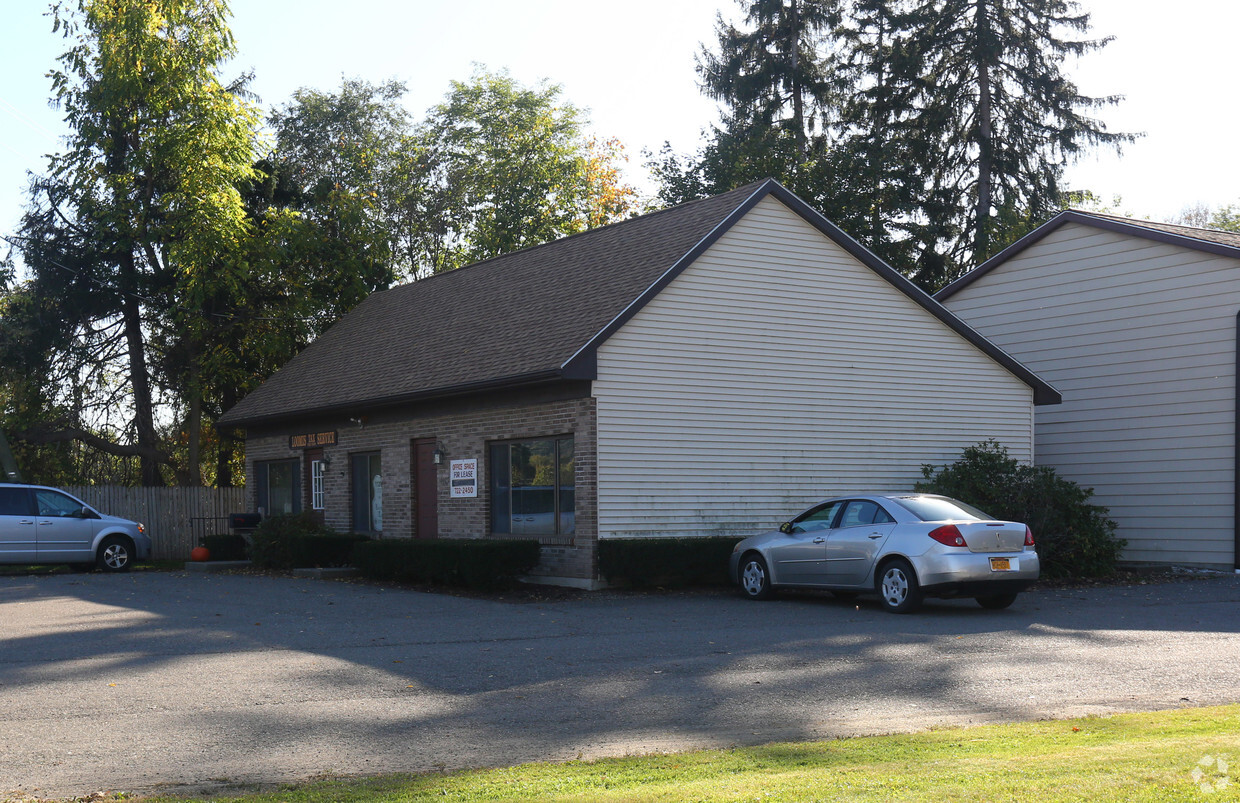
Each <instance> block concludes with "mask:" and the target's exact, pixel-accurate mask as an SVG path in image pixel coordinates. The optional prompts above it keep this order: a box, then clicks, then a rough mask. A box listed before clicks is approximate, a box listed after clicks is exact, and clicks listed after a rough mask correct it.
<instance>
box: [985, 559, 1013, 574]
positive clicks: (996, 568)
mask: <svg viewBox="0 0 1240 803" xmlns="http://www.w3.org/2000/svg"><path fill="white" fill-rule="evenodd" d="M990 570H991V571H992V572H1010V571H1012V560H1011V558H991V559H990Z"/></svg>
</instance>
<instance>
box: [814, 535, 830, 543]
mask: <svg viewBox="0 0 1240 803" xmlns="http://www.w3.org/2000/svg"><path fill="white" fill-rule="evenodd" d="M826 541H827V539H825V538H823V537H822V536H821V535H820V536H818V537H817V538H815V539H814V543H815V544H824V543H826Z"/></svg>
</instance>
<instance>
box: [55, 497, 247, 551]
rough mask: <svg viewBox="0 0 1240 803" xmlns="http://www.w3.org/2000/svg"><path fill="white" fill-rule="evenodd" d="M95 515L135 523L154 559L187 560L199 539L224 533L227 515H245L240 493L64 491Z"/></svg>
mask: <svg viewBox="0 0 1240 803" xmlns="http://www.w3.org/2000/svg"><path fill="white" fill-rule="evenodd" d="M65 490H66V491H68V492H69V493H71V494H73V495H74V496H76V497H78V498H79V499H81V500H82V501H83V502H85V503H86V504H88V505H90V506H91V507H94V508H97V509H98V510H99V512H100V513H106V514H107V515H109V516H120V517H121V518H122V519H132V520H133V521H140V522H142V523H143V524H145V525H146V532H147V534H148V535H150V536H151V540H152V541H153V542H154V545H155V546H154V554H153V555H152V557H153V558H155V559H156V560H180V559H183V558H188V557H189V551H190V550H191V549H193V548H194V547H195V546H197V543H196V542H197V540H198V538H199V537H201V536H203V535H210V534H211V533H216V532H228V514H229V513H242V512H244V511H245V489H244V488H125V487H120V486H115V485H87V486H79V487H77V488H65Z"/></svg>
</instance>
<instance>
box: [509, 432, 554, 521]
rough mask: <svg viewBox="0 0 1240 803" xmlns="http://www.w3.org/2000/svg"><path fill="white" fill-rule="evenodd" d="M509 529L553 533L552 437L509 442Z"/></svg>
mask: <svg viewBox="0 0 1240 803" xmlns="http://www.w3.org/2000/svg"><path fill="white" fill-rule="evenodd" d="M511 455H512V460H511V462H510V465H509V470H510V472H511V479H512V532H513V533H514V534H518V533H520V534H523V535H554V534H555V477H556V461H555V441H550V440H545V441H527V442H525V443H514V444H512V445H511Z"/></svg>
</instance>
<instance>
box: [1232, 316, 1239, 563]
mask: <svg viewBox="0 0 1240 803" xmlns="http://www.w3.org/2000/svg"><path fill="white" fill-rule="evenodd" d="M1232 382H1233V383H1234V385H1233V388H1232V404H1233V405H1234V407H1235V410H1234V414H1235V417H1236V422H1235V433H1234V434H1235V440H1236V444H1235V455H1234V457H1233V458H1232V468H1231V470H1232V481H1233V482H1234V483H1235V488H1234V490H1233V491H1232V501H1233V505H1234V510H1233V513H1232V533H1233V536H1234V538H1235V544H1234V545H1233V547H1232V553H1231V555H1232V564H1233V565H1234V567H1235V571H1236V574H1240V313H1236V368H1235V371H1234V372H1233V374H1232Z"/></svg>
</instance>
